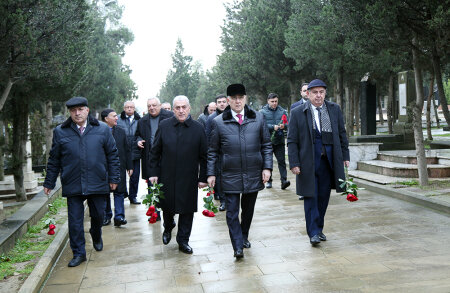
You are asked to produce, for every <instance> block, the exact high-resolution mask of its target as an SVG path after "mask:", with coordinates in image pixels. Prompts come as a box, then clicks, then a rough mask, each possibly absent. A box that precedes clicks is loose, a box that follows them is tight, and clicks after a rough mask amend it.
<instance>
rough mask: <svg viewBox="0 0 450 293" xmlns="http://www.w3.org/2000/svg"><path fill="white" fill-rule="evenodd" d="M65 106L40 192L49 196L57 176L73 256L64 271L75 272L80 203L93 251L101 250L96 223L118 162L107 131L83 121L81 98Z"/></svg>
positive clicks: (80, 249)
mask: <svg viewBox="0 0 450 293" xmlns="http://www.w3.org/2000/svg"><path fill="white" fill-rule="evenodd" d="M66 106H67V108H69V112H70V118H68V119H67V120H66V121H65V122H64V123H63V124H61V125H59V126H57V127H56V128H55V130H54V131H53V143H52V148H51V151H50V156H49V158H48V164H47V176H46V178H45V182H44V192H45V194H47V195H48V194H50V192H51V190H52V189H54V188H55V182H56V179H57V177H58V175H59V174H60V173H61V185H62V195H63V196H64V197H67V210H68V221H69V238H70V247H71V248H72V251H73V259H72V260H71V261H70V262H69V267H75V266H78V265H80V264H81V263H82V262H83V261H85V260H86V250H85V239H84V228H83V221H84V205H83V202H84V201H85V200H87V203H88V206H89V214H90V216H91V228H90V230H89V233H90V234H91V236H92V242H93V245H94V249H95V250H97V251H100V250H102V249H103V241H102V223H103V215H104V213H105V207H106V197H107V196H108V195H109V192H110V190H115V189H116V188H117V184H119V182H120V163H119V156H118V152H117V147H116V143H115V141H114V138H113V136H112V134H111V130H110V129H109V127H108V126H107V125H106V124H105V123H102V122H99V121H98V120H97V119H95V118H93V117H92V116H89V108H88V101H87V99H86V98H83V97H74V98H71V99H70V100H68V101H67V102H66Z"/></svg>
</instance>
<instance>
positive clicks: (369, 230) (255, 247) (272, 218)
mask: <svg viewBox="0 0 450 293" xmlns="http://www.w3.org/2000/svg"><path fill="white" fill-rule="evenodd" d="M276 173H277V172H275V176H274V177H275V178H274V188H272V189H269V190H267V189H266V190H264V191H262V192H260V194H259V196H258V200H257V204H256V208H255V216H254V219H253V224H252V227H251V229H250V237H249V240H250V241H251V243H252V247H251V248H250V249H246V250H245V251H244V252H245V257H244V258H243V259H242V260H239V261H236V260H235V259H234V257H233V249H232V247H231V243H230V240H229V235H228V229H227V226H226V222H225V213H224V212H220V213H219V215H218V216H217V217H215V218H206V217H204V216H203V215H201V210H202V208H201V207H199V211H200V212H199V213H196V214H195V217H194V225H193V231H192V235H191V240H190V245H191V247H192V248H193V250H194V254H193V255H185V254H183V253H181V252H179V251H178V245H177V244H176V241H175V239H174V238H175V237H173V238H172V241H171V242H170V243H169V245H167V246H165V245H163V244H162V240H161V236H162V231H163V228H162V224H161V222H157V223H156V224H153V225H150V224H148V222H147V217H146V216H145V211H146V209H145V207H144V206H143V205H140V206H130V205H129V204H128V202H127V203H126V217H127V219H128V224H127V225H125V226H123V227H120V228H116V227H114V226H112V225H110V226H107V227H104V229H103V233H104V234H103V241H104V250H103V251H101V252H96V251H95V250H94V249H93V248H92V242H91V239H90V236H89V234H88V233H87V231H88V224H87V223H88V221H87V219H86V221H85V224H86V225H85V232H86V241H87V243H86V249H87V252H88V255H87V257H88V261H87V262H85V263H83V264H82V265H80V266H79V267H76V268H68V267H67V263H68V262H69V260H70V259H71V258H72V253H71V250H70V247H69V246H68V245H67V247H66V248H65V250H64V252H63V254H62V256H61V257H60V259H59V261H58V262H57V264H56V266H55V268H54V270H53V273H52V274H51V276H50V277H49V279H48V281H47V283H46V285H45V287H44V288H43V290H42V292H45V293H51V292H58V293H59V292H83V293H86V292H96V293H97V292H108V293H115V292H189V293H194V292H247V293H249V292H276V293H279V292H427V293H430V292H450V249H449V248H450V246H449V243H450V217H449V215H444V214H439V213H437V212H434V211H432V210H429V209H427V208H423V207H421V206H417V205H414V204H411V203H408V202H404V201H401V200H397V199H394V198H390V197H386V196H382V195H378V194H375V193H373V192H369V191H361V193H360V200H359V201H357V202H354V203H350V202H348V201H346V200H345V198H344V197H341V196H340V195H339V194H334V193H333V194H332V197H331V201H330V205H329V208H328V213H327V216H326V220H325V229H324V233H325V234H326V235H327V237H328V241H326V242H322V243H321V244H320V246H319V247H317V248H314V247H311V245H310V244H309V239H308V237H307V236H306V229H305V221H304V212H303V202H302V201H299V200H298V198H297V196H296V195H295V192H294V186H293V185H295V184H292V185H291V187H289V188H288V189H287V190H285V191H282V190H280V184H279V181H278V180H277V179H276V178H278V177H276ZM290 176H291V175H290ZM289 179H290V180H291V183H294V178H293V177H292V176H291V178H289ZM141 187H142V188H141V192H142V190H144V188H145V183H143V184H142V186H141ZM201 196H203V194H202V195H200V196H199V203H201ZM175 233H176V229H174V231H173V236H175Z"/></svg>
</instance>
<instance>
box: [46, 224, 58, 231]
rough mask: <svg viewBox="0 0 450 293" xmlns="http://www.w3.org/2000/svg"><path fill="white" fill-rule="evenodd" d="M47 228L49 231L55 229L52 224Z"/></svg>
mask: <svg viewBox="0 0 450 293" xmlns="http://www.w3.org/2000/svg"><path fill="white" fill-rule="evenodd" d="M48 228H49V229H50V230H53V229H55V228H56V226H55V225H53V224H50V225H48Z"/></svg>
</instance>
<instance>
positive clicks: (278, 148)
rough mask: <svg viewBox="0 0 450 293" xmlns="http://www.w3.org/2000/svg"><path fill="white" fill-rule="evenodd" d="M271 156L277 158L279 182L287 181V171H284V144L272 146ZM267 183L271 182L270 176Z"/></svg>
mask: <svg viewBox="0 0 450 293" xmlns="http://www.w3.org/2000/svg"><path fill="white" fill-rule="evenodd" d="M272 149H273V154H274V155H275V158H277V162H278V170H279V171H280V178H281V182H284V181H286V180H287V170H286V149H285V145H284V144H273V145H272ZM269 182H272V175H271V176H270V179H269Z"/></svg>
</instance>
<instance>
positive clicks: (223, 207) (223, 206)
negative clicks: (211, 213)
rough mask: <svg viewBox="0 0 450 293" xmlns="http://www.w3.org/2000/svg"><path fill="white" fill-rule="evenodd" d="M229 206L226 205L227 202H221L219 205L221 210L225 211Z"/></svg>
mask: <svg viewBox="0 0 450 293" xmlns="http://www.w3.org/2000/svg"><path fill="white" fill-rule="evenodd" d="M226 209H227V208H226V207H225V203H224V202H223V203H221V204H220V206H219V211H221V212H223V211H224V210H226Z"/></svg>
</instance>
